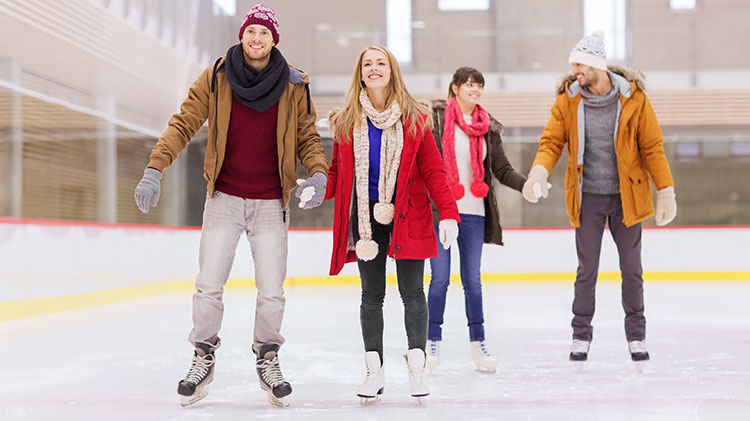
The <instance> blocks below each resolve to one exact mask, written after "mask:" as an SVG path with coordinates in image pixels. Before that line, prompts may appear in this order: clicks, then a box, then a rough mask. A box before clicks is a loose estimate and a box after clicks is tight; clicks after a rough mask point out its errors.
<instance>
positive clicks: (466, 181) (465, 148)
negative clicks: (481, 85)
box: [455, 114, 487, 216]
mask: <svg viewBox="0 0 750 421" xmlns="http://www.w3.org/2000/svg"><path fill="white" fill-rule="evenodd" d="M464 121H466V123H468V124H471V116H470V115H466V114H464ZM455 133H456V134H455V140H456V165H457V166H458V181H459V182H460V183H461V185H462V186H464V197H462V198H461V199H459V200H457V201H456V204H457V205H458V213H463V214H469V215H480V216H484V198H483V197H476V196H474V195H473V194H472V193H471V183H472V182H473V181H474V170H472V169H471V150H470V149H469V136H468V135H467V134H466V133H464V131H463V130H461V127H460V126H459V125H458V124H456V130H455ZM486 157H487V149H486V148H485V147H484V142H482V164H480V165H484V164H483V163H484V158H486ZM479 181H483V180H479Z"/></svg>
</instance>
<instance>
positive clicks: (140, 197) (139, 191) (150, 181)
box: [135, 168, 161, 213]
mask: <svg viewBox="0 0 750 421" xmlns="http://www.w3.org/2000/svg"><path fill="white" fill-rule="evenodd" d="M160 184H161V173H160V172H159V170H155V169H153V168H146V170H145V171H143V178H141V182H140V183H138V186H136V188H135V204H136V205H138V209H140V210H141V212H143V213H148V210H149V205H151V206H156V204H157V203H158V202H159V194H160V193H161V188H160Z"/></svg>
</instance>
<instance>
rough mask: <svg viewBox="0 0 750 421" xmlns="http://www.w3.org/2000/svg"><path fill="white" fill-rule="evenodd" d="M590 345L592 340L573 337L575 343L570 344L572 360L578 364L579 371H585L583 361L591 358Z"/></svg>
mask: <svg viewBox="0 0 750 421" xmlns="http://www.w3.org/2000/svg"><path fill="white" fill-rule="evenodd" d="M589 345H591V341H582V340H580V339H573V344H572V345H571V346H570V361H573V362H574V363H575V364H576V369H577V370H578V371H583V363H584V361H586V360H587V359H588V358H589Z"/></svg>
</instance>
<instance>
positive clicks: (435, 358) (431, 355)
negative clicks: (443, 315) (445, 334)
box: [427, 339, 440, 373]
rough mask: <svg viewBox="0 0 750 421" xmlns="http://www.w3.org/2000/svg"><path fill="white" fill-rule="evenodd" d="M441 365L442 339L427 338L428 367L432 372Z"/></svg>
mask: <svg viewBox="0 0 750 421" xmlns="http://www.w3.org/2000/svg"><path fill="white" fill-rule="evenodd" d="M438 365H440V340H433V339H428V340H427V368H429V369H430V373H432V371H433V370H434V369H435V368H436V367H437V366H438Z"/></svg>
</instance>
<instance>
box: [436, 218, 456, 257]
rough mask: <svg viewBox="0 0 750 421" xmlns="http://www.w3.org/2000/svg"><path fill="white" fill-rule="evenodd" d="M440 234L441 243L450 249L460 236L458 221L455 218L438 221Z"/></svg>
mask: <svg viewBox="0 0 750 421" xmlns="http://www.w3.org/2000/svg"><path fill="white" fill-rule="evenodd" d="M438 234H439V237H440V244H442V245H443V248H444V249H446V250H448V249H449V248H451V244H453V242H454V241H456V238H457V237H458V222H456V220H455V219H442V220H441V221H440V222H439V223H438Z"/></svg>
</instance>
